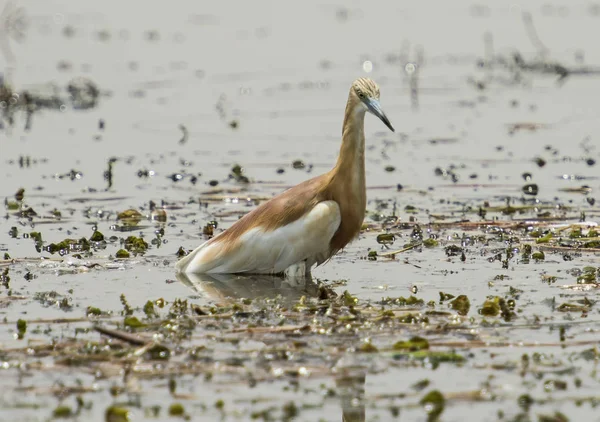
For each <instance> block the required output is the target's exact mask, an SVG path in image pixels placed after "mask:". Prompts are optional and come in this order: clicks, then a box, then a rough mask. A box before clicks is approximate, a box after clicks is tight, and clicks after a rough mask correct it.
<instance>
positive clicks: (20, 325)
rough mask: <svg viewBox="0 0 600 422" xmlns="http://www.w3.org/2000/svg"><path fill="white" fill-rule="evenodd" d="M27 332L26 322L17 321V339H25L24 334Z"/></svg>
mask: <svg viewBox="0 0 600 422" xmlns="http://www.w3.org/2000/svg"><path fill="white" fill-rule="evenodd" d="M26 332H27V321H25V320H24V319H19V320H18V321H17V338H18V339H19V340H22V339H23V337H25V333H26Z"/></svg>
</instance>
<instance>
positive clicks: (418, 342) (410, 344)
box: [393, 336, 429, 352]
mask: <svg viewBox="0 0 600 422" xmlns="http://www.w3.org/2000/svg"><path fill="white" fill-rule="evenodd" d="M393 349H394V350H408V351H410V352H415V351H417V350H427V349H429V342H428V341H427V339H425V338H423V337H419V336H415V337H411V338H410V340H406V341H398V342H396V343H394V346H393Z"/></svg>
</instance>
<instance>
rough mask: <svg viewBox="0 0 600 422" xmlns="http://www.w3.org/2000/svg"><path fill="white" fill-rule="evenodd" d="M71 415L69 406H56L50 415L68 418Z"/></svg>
mask: <svg viewBox="0 0 600 422" xmlns="http://www.w3.org/2000/svg"><path fill="white" fill-rule="evenodd" d="M71 416H73V410H71V408H70V407H69V406H58V407H57V408H56V409H54V411H53V412H52V417H53V418H56V419H58V418H70V417H71Z"/></svg>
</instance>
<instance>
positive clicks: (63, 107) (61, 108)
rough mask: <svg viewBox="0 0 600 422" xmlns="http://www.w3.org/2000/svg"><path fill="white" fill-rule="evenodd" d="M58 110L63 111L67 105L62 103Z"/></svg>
mask: <svg viewBox="0 0 600 422" xmlns="http://www.w3.org/2000/svg"><path fill="white" fill-rule="evenodd" d="M60 111H62V112H65V111H67V106H66V105H64V104H62V105H61V106H60Z"/></svg>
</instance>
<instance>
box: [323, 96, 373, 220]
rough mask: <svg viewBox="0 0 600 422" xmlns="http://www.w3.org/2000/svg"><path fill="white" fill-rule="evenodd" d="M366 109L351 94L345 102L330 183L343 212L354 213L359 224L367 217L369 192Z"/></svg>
mask: <svg viewBox="0 0 600 422" xmlns="http://www.w3.org/2000/svg"><path fill="white" fill-rule="evenodd" d="M364 122H365V109H364V108H363V106H362V105H361V104H360V101H356V100H354V101H353V98H352V97H350V99H349V100H348V105H347V106H346V115H345V117H344V127H343V130H342V146H341V147H340V154H339V156H338V160H337V163H336V164H335V167H334V168H333V169H332V170H331V172H330V175H331V179H330V181H331V184H330V187H331V189H332V192H334V196H335V197H336V198H335V199H336V200H337V201H338V203H339V205H340V207H341V208H342V212H343V213H348V212H350V213H352V214H353V215H354V214H355V215H354V217H355V218H354V219H355V220H356V225H357V226H358V227H359V228H360V225H361V224H362V220H363V218H364V213H365V208H366V205H367V204H366V202H367V192H366V186H365V128H364Z"/></svg>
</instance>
